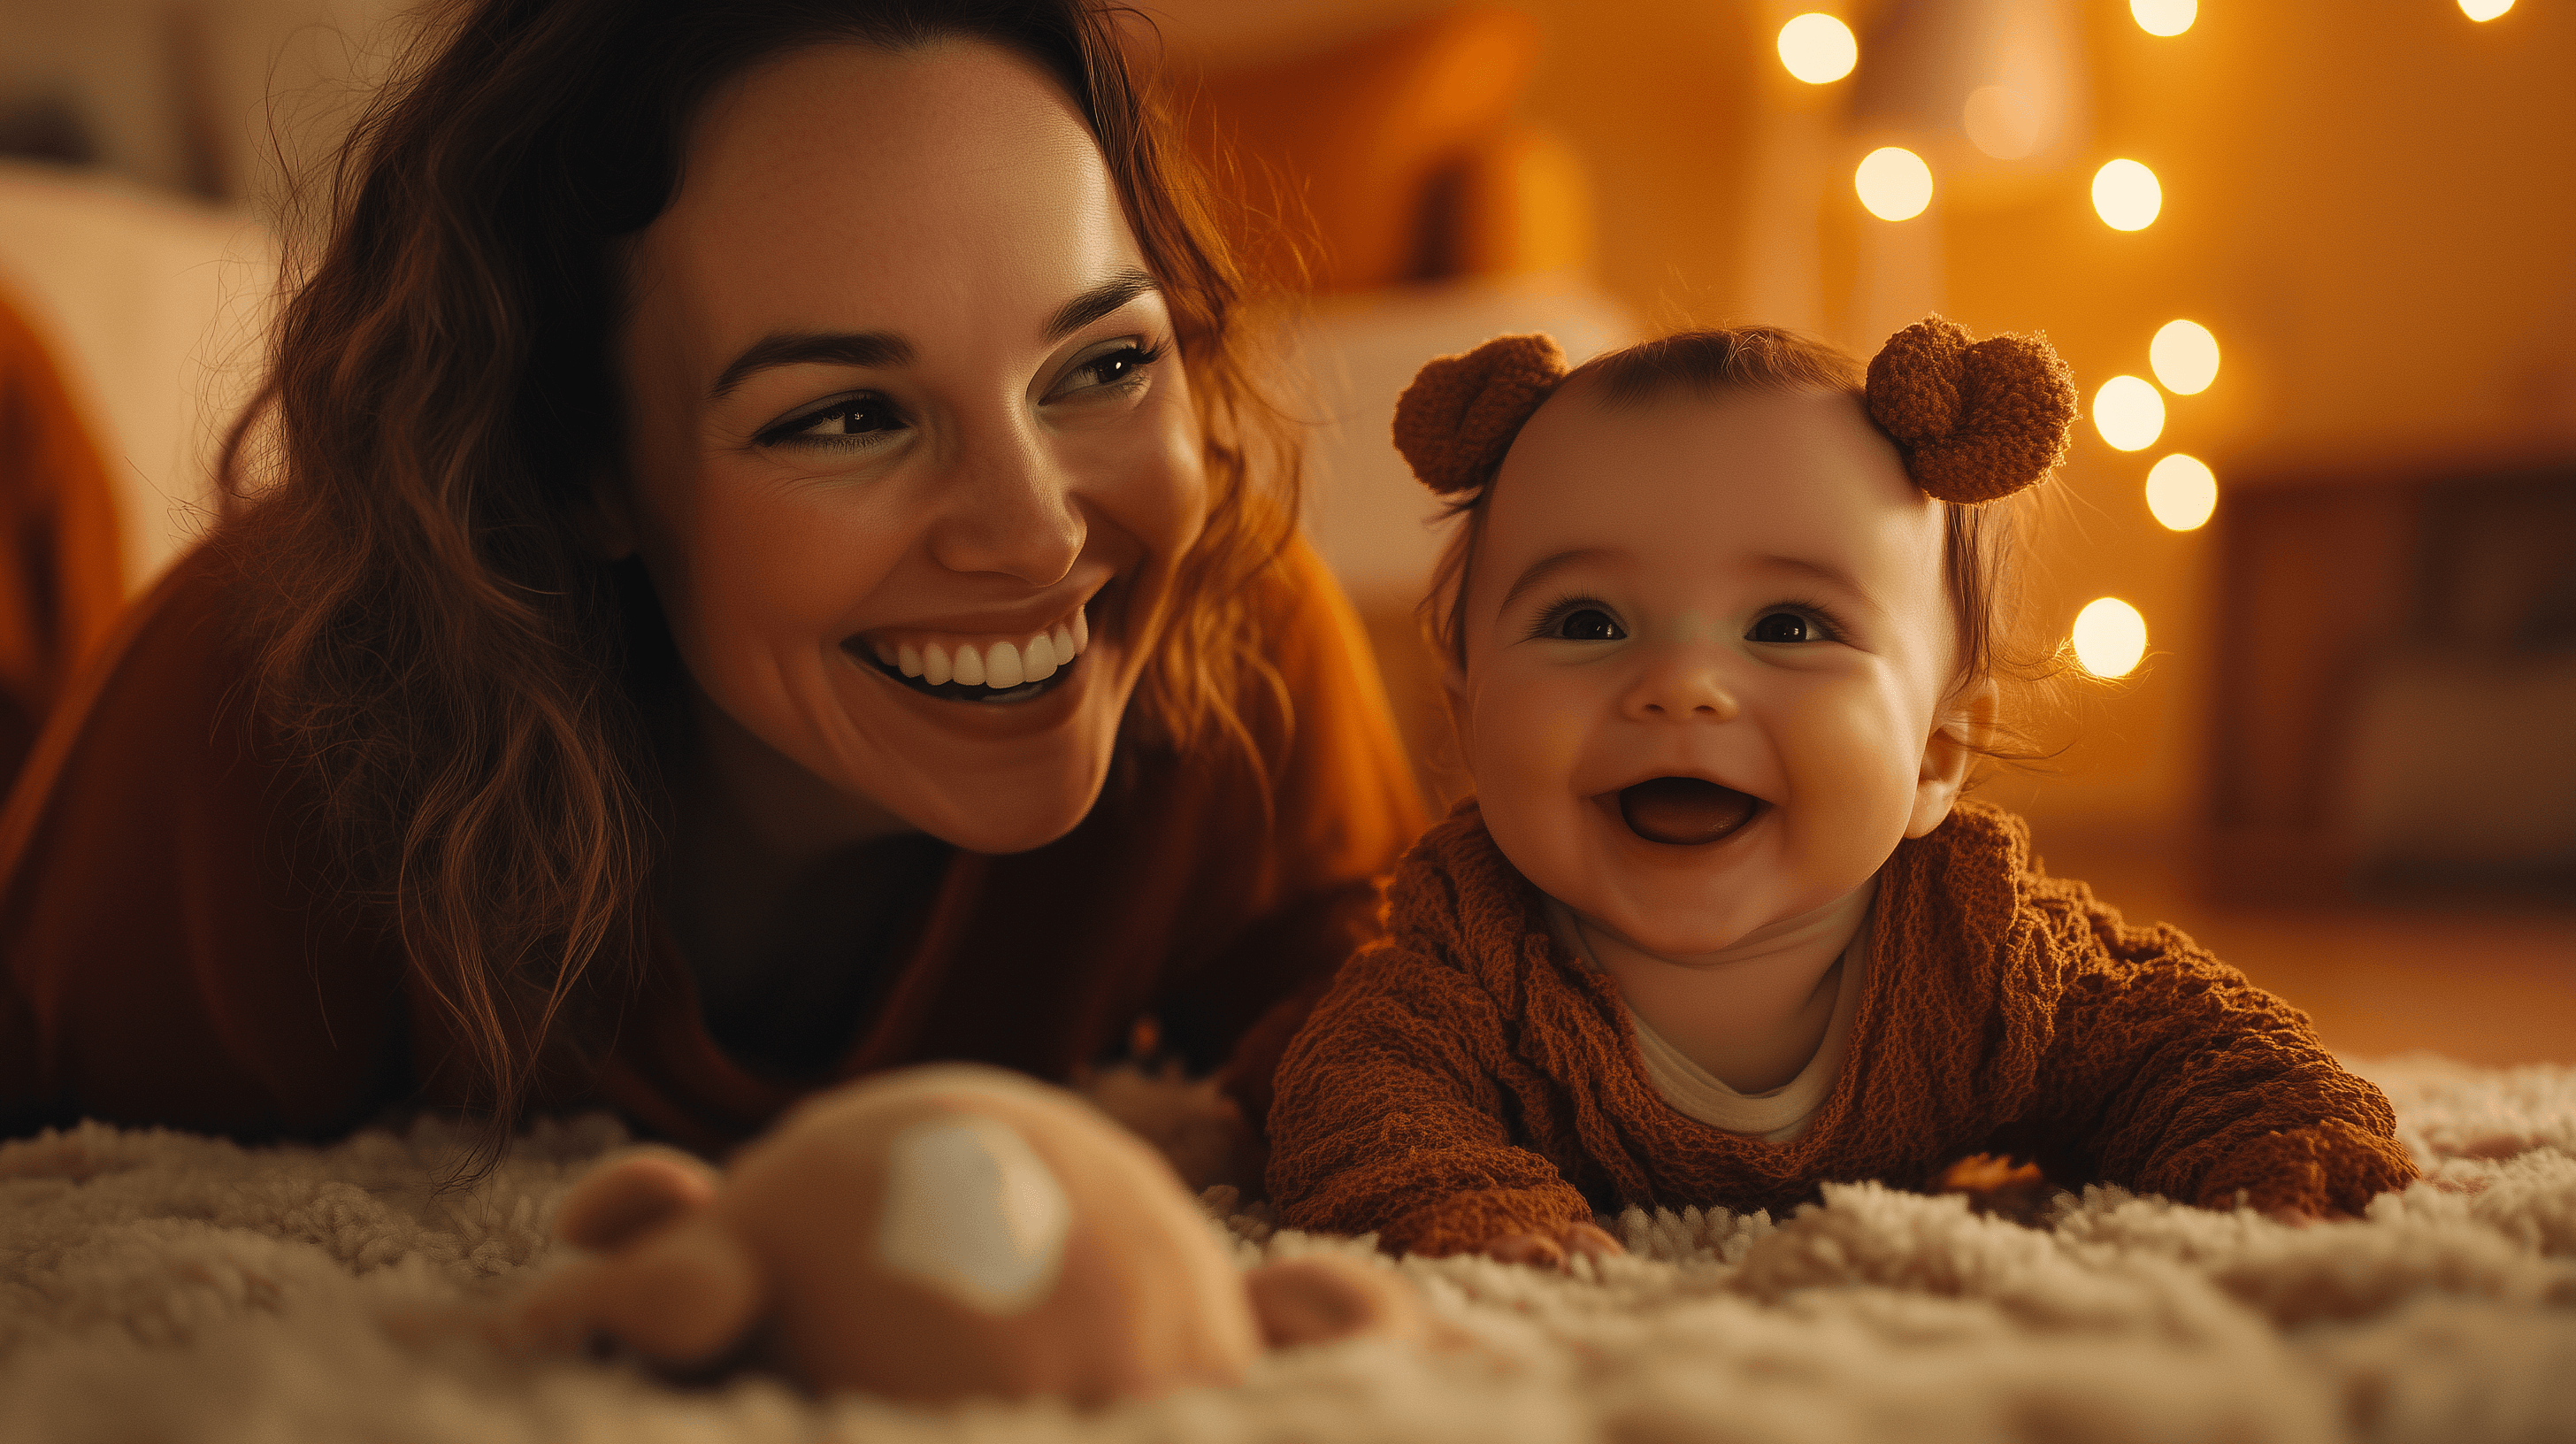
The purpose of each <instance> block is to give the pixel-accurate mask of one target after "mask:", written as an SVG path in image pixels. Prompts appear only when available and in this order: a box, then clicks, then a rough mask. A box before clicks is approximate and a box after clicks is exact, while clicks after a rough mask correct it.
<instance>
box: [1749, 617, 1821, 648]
mask: <svg viewBox="0 0 2576 1444" xmlns="http://www.w3.org/2000/svg"><path fill="white" fill-rule="evenodd" d="M1821 635H1822V634H1821V633H1820V632H1819V631H1818V630H1817V628H1816V625H1815V624H1814V623H1813V622H1810V621H1808V620H1807V619H1806V618H1804V617H1802V616H1799V615H1798V614H1797V613H1796V612H1765V613H1763V614H1762V618H1761V620H1759V621H1757V622H1755V623H1754V624H1753V633H1752V636H1753V640H1754V641H1757V642H1812V641H1816V640H1817V639H1818V638H1819V637H1820V636H1821Z"/></svg>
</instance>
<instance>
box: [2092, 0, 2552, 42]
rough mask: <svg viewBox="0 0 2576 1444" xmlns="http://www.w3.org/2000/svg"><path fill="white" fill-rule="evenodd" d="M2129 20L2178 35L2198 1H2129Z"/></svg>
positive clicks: (2157, 31) (2196, 11)
mask: <svg viewBox="0 0 2576 1444" xmlns="http://www.w3.org/2000/svg"><path fill="white" fill-rule="evenodd" d="M2505 3H2506V4H2507V5H2510V4H2512V3H2513V0H2505ZM2129 18H2131V19H2133V20H2135V21H2137V22H2138V28H2139V29H2141V30H2143V31H2145V32H2147V33H2148V34H2149V35H2180V34H2181V33H2183V32H2184V31H2186V30H2189V29H2190V28H2191V22H2192V21H2194V20H2196V19H2198V18H2200V0H2129Z"/></svg>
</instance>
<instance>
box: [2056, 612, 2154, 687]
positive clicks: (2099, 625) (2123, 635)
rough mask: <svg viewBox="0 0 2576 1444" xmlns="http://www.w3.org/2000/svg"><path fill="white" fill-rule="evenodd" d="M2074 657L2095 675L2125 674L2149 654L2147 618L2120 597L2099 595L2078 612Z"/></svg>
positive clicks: (2111, 675) (2115, 675) (2122, 675)
mask: <svg viewBox="0 0 2576 1444" xmlns="http://www.w3.org/2000/svg"><path fill="white" fill-rule="evenodd" d="M2074 642H2075V660H2076V661H2077V662H2078V663H2079V664H2081V665H2082V666H2083V668H2084V670H2085V671H2087V672H2090V673H2092V674H2093V675H2094V676H2096V677H2125V676H2127V675H2128V674H2129V672H2130V670H2131V669H2133V668H2135V667H2136V666H2137V665H2138V659H2139V658H2141V657H2143V656H2145V655H2146V654H2147V619H2146V618H2145V617H2142V616H2140V615H2138V609H2137V608H2135V607H2133V606H2130V605H2129V604H2128V603H2127V602H2124V601H2121V600H2120V599H2119V598H2118V597H2097V598H2095V599H2094V600H2092V601H2090V602H2087V603H2085V604H2084V610H2083V611H2080V612H2078V613H2076V614H2075V635H2074Z"/></svg>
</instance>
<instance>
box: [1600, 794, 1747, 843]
mask: <svg viewBox="0 0 2576 1444" xmlns="http://www.w3.org/2000/svg"><path fill="white" fill-rule="evenodd" d="M1761 810H1762V799H1761V798H1758V797H1753V796H1750V795H1748V794H1745V793H1742V792H1738V791H1736V790H1735V789H1734V788H1732V787H1720V786H1718V785H1717V784H1716V783H1714V782H1710V781H1707V780H1705V779H1702V778H1697V777H1650V778H1648V779H1646V780H1645V781H1643V782H1640V783H1638V784H1637V785H1636V786H1634V787H1624V788H1621V789H1620V790H1619V816H1620V819H1621V820H1622V821H1624V822H1626V823H1627V824H1628V830H1629V831H1630V832H1633V833H1635V834H1637V835H1638V836H1639V837H1642V838H1644V839H1645V840H1646V841H1648V842H1660V843H1663V844H1665V845H1667V846H1670V847H1698V846H1701V845H1703V844H1706V843H1711V842H1716V841H1718V840H1720V839H1722V838H1726V837H1730V836H1733V835H1734V834H1735V833H1736V832H1738V831H1740V830H1742V828H1743V827H1744V824H1746V823H1748V822H1751V821H1752V820H1753V817H1754V814H1756V813H1758V812H1760V811H1761Z"/></svg>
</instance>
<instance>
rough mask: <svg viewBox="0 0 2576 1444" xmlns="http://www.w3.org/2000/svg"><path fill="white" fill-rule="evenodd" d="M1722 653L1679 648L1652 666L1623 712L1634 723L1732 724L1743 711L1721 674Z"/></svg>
mask: <svg viewBox="0 0 2576 1444" xmlns="http://www.w3.org/2000/svg"><path fill="white" fill-rule="evenodd" d="M1719 659H1720V653H1719V652H1718V651H1717V650H1716V649H1715V648H1711V647H1704V646H1677V647H1667V648H1665V649H1663V655H1662V656H1661V657H1659V658H1657V659H1656V660H1655V662H1654V663H1653V665H1651V666H1649V667H1648V668H1647V669H1646V671H1645V674H1644V675H1642V676H1640V677H1639V678H1638V679H1637V680H1636V682H1635V684H1634V685H1632V686H1631V687H1629V689H1628V694H1627V696H1626V697H1624V698H1622V699H1621V702H1620V711H1621V712H1622V713H1623V714H1625V715H1626V717H1627V718H1628V720H1629V721H1631V722H1728V721H1732V720H1734V718H1735V716H1736V714H1737V713H1739V712H1741V711H1742V710H1743V709H1742V708H1741V707H1739V706H1737V705H1736V701H1735V694H1734V693H1732V692H1730V691H1729V690H1727V686H1726V681H1725V678H1724V677H1722V676H1721V675H1720V674H1719V670H1718V667H1719Z"/></svg>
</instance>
